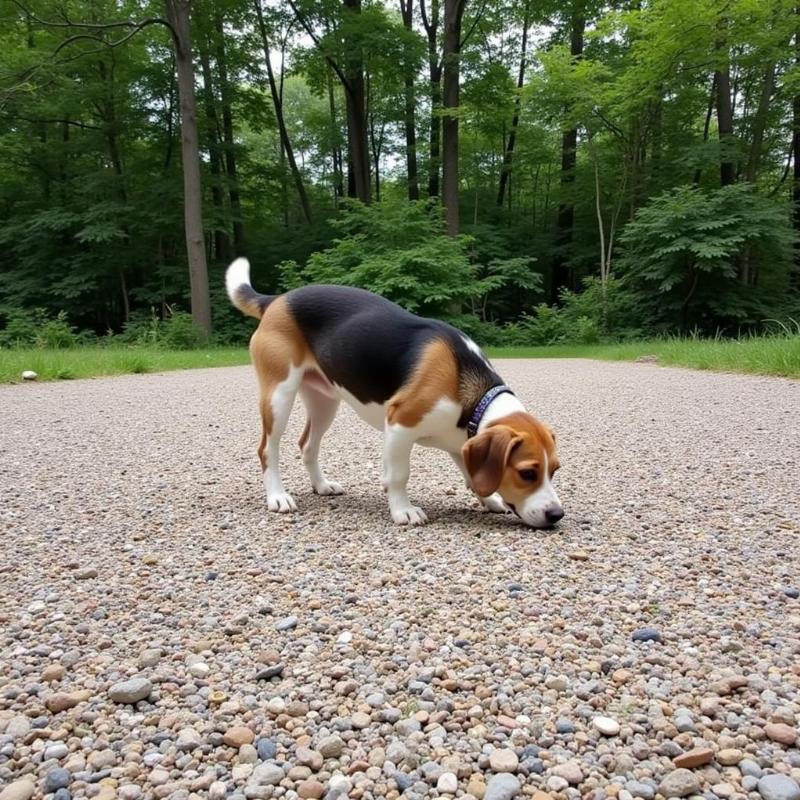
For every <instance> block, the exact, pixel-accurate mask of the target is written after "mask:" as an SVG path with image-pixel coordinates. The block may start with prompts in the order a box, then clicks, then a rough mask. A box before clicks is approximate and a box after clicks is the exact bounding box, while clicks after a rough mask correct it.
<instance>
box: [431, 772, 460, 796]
mask: <svg viewBox="0 0 800 800" xmlns="http://www.w3.org/2000/svg"><path fill="white" fill-rule="evenodd" d="M436 791H438V792H441V793H442V794H455V793H456V792H457V791H458V778H457V777H456V776H455V775H454V774H453V773H452V772H443V773H442V774H441V775H440V776H439V780H438V781H436Z"/></svg>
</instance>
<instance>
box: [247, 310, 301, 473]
mask: <svg viewBox="0 0 800 800" xmlns="http://www.w3.org/2000/svg"><path fill="white" fill-rule="evenodd" d="M309 355H310V352H309V349H308V344H307V343H306V340H305V337H304V336H303V334H302V332H301V331H300V328H298V327H297V323H296V322H295V321H294V317H292V315H291V312H290V311H289V306H288V304H287V303H286V300H285V299H284V298H283V297H279V298H278V299H277V300H275V301H273V302H272V303H271V304H270V305H269V306H268V307H267V309H266V311H265V312H264V316H263V317H261V323H260V325H259V326H258V328H257V329H256V332H255V333H254V334H253V336H252V337H251V339H250V358H251V359H252V361H253V366H254V367H255V370H256V374H257V375H258V383H259V388H260V390H261V399H260V403H259V407H260V409H261V426H262V427H261V441H260V443H259V446H258V458H259V461H260V462H261V468H262V469H266V468H267V460H266V456H265V453H264V450H265V448H266V444H267V439H268V438H269V435H270V433H272V422H273V419H272V403H271V399H272V393H273V392H274V391H275V387H276V386H278V384H279V383H281V382H282V381H284V380H285V379H286V376H287V375H288V374H289V367H290V366H296V367H298V366H300V365H301V364H302V363H303V362H304V361H306V360H308V358H309Z"/></svg>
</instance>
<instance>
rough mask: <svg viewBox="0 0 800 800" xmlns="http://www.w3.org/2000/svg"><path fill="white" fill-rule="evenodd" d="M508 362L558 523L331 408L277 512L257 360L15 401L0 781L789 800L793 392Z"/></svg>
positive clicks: (8, 483) (794, 678)
mask: <svg viewBox="0 0 800 800" xmlns="http://www.w3.org/2000/svg"><path fill="white" fill-rule="evenodd" d="M501 372H502V373H503V375H504V377H505V378H506V379H507V380H508V382H509V383H511V384H512V386H514V387H515V388H516V389H517V392H518V394H519V395H520V396H522V397H523V399H524V400H525V401H526V402H527V404H528V407H529V408H530V409H531V410H532V411H534V412H535V413H539V414H540V415H541V416H542V418H543V419H545V420H546V421H548V422H549V423H551V424H552V425H553V427H554V428H555V429H556V431H557V433H558V438H559V445H560V454H561V462H562V464H563V469H562V470H561V472H560V473H559V476H558V479H557V486H558V489H559V492H560V495H561V498H562V500H563V501H564V503H565V506H566V510H567V516H566V517H565V519H564V520H563V521H562V523H561V524H560V525H559V526H558V528H557V529H556V530H554V531H548V532H542V531H538V532H537V531H534V530H530V529H527V528H524V527H522V526H521V525H520V524H518V523H517V522H516V520H515V519H514V518H512V517H510V516H509V517H497V516H495V515H489V514H485V513H482V512H480V511H478V510H477V508H476V503H475V501H473V500H472V499H470V497H469V495H468V493H467V492H466V490H465V489H464V488H463V486H462V484H461V480H460V478H459V476H458V474H457V472H456V470H455V468H454V467H453V466H452V464H450V462H449V459H447V458H445V457H443V456H442V455H441V454H438V453H436V452H433V451H424V450H420V451H418V452H417V453H416V456H415V459H414V465H413V473H412V481H411V496H412V499H414V500H415V501H417V502H420V503H421V504H422V505H423V506H424V507H425V510H426V511H427V512H428V515H429V517H430V518H431V524H430V525H428V526H427V527H425V528H421V529H411V530H409V529H403V528H396V527H394V526H393V525H392V524H391V522H390V520H389V515H388V512H387V509H386V504H385V498H384V496H383V494H382V492H381V490H380V487H379V475H378V465H379V463H380V438H379V436H378V434H377V433H375V432H373V431H372V430H370V429H368V428H367V427H366V426H365V425H364V424H363V423H361V422H360V421H359V420H358V419H357V418H356V417H355V416H354V415H353V414H352V413H351V412H350V410H349V409H346V408H343V410H342V413H341V414H340V416H339V418H338V419H337V421H336V422H335V423H334V427H333V429H332V430H331V432H330V434H329V437H328V439H327V440H326V443H325V445H323V456H324V457H325V458H324V461H325V463H326V464H327V465H328V467H329V473H330V476H331V477H332V478H333V479H335V480H338V481H340V482H341V483H342V484H344V486H345V488H346V489H347V491H348V494H347V495H346V496H344V497H340V498H319V497H316V496H314V495H312V494H311V493H310V491H309V488H308V482H307V480H306V479H305V476H304V474H303V469H302V465H301V463H300V459H299V454H298V451H297V450H296V448H295V447H294V444H293V442H292V443H291V445H290V446H287V448H286V450H285V462H286V470H285V482H286V484H287V486H288V488H289V489H290V490H291V491H293V493H294V496H295V499H296V500H297V501H298V504H299V505H300V509H301V510H300V512H299V513H298V514H296V515H291V516H278V515H268V514H267V513H266V511H265V507H264V503H263V499H262V495H261V483H260V472H259V469H258V464H257V459H256V454H255V449H256V445H257V438H258V425H259V423H258V418H257V412H256V400H255V380H254V377H253V376H252V374H251V372H250V370H249V369H248V368H235V369H216V370H198V371H192V372H183V373H181V372H174V373H169V374H166V375H146V376H129V377H120V378H112V379H100V380H91V381H82V382H75V383H59V384H42V385H36V384H34V385H22V386H15V387H0V409H2V426H0V486H2V492H0V526H2V528H3V530H4V531H5V534H4V536H3V539H2V541H3V544H4V548H3V555H4V558H3V559H2V561H0V786H4V787H5V788H4V789H2V790H0V798H1V799H2V800H11V799H12V798H13V800H19V799H20V798H22V799H23V800H27V798H29V797H37V798H38V797H42V796H50V797H55V798H56V800H68V798H70V797H75V798H79V797H95V798H100V800H108V799H109V798H113V797H118V798H121V800H136V798H151V797H152V798H173V799H174V800H185V799H186V798H210V800H218V799H220V798H223V797H230V798H242V797H245V798H270V797H284V798H287V800H293V798H295V797H298V796H299V797H301V798H319V797H325V798H335V797H337V796H340V797H346V796H350V797H354V798H372V797H385V798H389V799H390V800H392V799H393V798H397V797H399V795H400V794H401V793H404V797H405V798H410V799H411V800H414V799H415V798H417V799H419V798H423V797H436V796H454V795H455V796H459V797H464V798H466V800H469V798H470V797H474V798H479V799H480V798H483V800H509V798H511V797H514V796H532V797H533V798H534V800H547V798H548V797H552V798H561V799H563V800H577V798H584V799H585V800H604V798H618V799H619V800H632V798H642V800H653V798H660V797H695V796H697V797H703V798H707V799H708V800H714V798H721V800H729V799H730V800H748V799H749V800H798V798H800V786H798V784H800V751H798V723H800V600H799V599H798V589H800V566H799V565H798V541H799V540H798V535H799V534H800V502H798V487H800V468H799V467H798V453H799V450H800V448H799V445H800V427H799V426H800V422H799V417H800V414H798V412H800V383H796V382H791V381H786V380H778V379H768V378H754V377H743V376H732V375H721V374H704V373H698V372H689V371H684V370H675V369H662V368H659V367H657V366H653V365H645V364H621V363H616V364H615V363H593V362H588V361H504V362H501ZM301 427H302V412H301V411H300V410H299V409H298V410H297V412H296V414H295V416H294V417H293V421H292V427H291V430H290V439H289V441H290V442H291V441H292V440H294V439H296V438H297V435H298V434H299V431H300V428H301Z"/></svg>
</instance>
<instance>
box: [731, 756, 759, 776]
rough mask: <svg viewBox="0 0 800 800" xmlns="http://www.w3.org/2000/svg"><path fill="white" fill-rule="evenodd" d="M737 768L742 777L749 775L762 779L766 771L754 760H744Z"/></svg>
mask: <svg viewBox="0 0 800 800" xmlns="http://www.w3.org/2000/svg"><path fill="white" fill-rule="evenodd" d="M737 766H738V767H739V770H740V771H741V773H742V775H749V776H750V777H752V778H760V777H761V776H762V775H763V774H764V770H763V769H761V767H760V766H759V765H758V764H757V763H756V762H755V761H753V760H752V759H749V758H743V759H742V760H741V761H740V762H739V763H738V764H737Z"/></svg>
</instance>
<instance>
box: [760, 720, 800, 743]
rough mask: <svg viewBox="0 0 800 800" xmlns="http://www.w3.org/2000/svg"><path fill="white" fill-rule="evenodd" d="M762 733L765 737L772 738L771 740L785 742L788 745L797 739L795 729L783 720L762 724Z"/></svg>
mask: <svg viewBox="0 0 800 800" xmlns="http://www.w3.org/2000/svg"><path fill="white" fill-rule="evenodd" d="M764 733H766V734H767V738H769V739H772V741H773V742H778V744H785V745H786V746H787V747H790V746H791V745H793V744H794V743H795V740H796V739H797V731H796V730H795V729H794V728H793V727H791V726H790V725H786V724H785V723H783V722H770V723H768V724H767V725H765V726H764Z"/></svg>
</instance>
